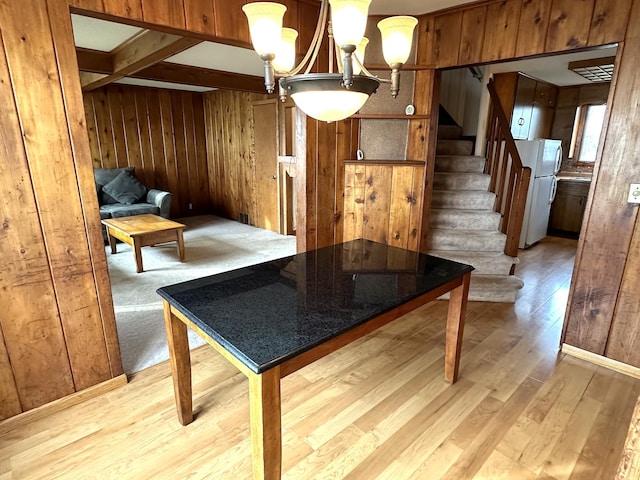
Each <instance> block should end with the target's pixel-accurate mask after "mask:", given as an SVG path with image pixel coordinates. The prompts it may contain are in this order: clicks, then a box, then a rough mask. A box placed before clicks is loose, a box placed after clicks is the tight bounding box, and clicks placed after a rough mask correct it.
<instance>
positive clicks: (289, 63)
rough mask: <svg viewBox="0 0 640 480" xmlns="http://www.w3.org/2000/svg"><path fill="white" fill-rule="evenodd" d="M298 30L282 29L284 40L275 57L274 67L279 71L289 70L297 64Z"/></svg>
mask: <svg viewBox="0 0 640 480" xmlns="http://www.w3.org/2000/svg"><path fill="white" fill-rule="evenodd" d="M297 38H298V32H296V31H295V30H294V29H293V28H283V29H282V40H281V41H280V47H279V48H278V50H277V51H276V58H274V59H273V62H272V63H273V68H275V69H276V70H277V71H278V72H289V71H291V70H292V69H293V67H294V66H295V64H296V39H297Z"/></svg>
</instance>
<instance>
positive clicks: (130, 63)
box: [82, 30, 202, 91]
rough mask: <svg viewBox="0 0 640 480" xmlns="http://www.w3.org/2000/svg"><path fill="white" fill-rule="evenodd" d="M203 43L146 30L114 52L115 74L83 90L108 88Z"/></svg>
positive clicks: (112, 66) (83, 86) (111, 54)
mask: <svg viewBox="0 0 640 480" xmlns="http://www.w3.org/2000/svg"><path fill="white" fill-rule="evenodd" d="M201 42H202V40H198V39H195V38H187V37H181V36H179V35H172V34H169V33H163V32H156V31H152V30H144V31H143V32H141V33H140V34H139V35H136V36H134V37H133V38H131V39H130V40H128V41H127V42H125V43H123V44H122V45H120V46H119V47H118V48H116V49H115V50H113V51H112V52H110V53H109V54H108V55H109V57H110V63H111V71H110V72H107V73H108V74H107V75H106V76H104V77H102V78H99V79H97V80H95V81H92V82H89V83H83V84H82V90H84V91H89V90H94V89H96V88H100V87H103V86H105V85H108V84H109V83H112V82H114V81H116V80H120V79H121V78H123V77H127V76H130V75H132V74H134V73H136V72H138V71H140V70H144V69H145V68H147V67H149V66H150V65H153V64H155V63H157V62H161V61H162V60H164V59H165V58H168V57H171V56H172V55H175V54H177V53H180V52H182V51H183V50H186V49H187V48H190V47H193V46H194V45H197V44H199V43H201ZM102 61H103V62H104V59H103V60H102Z"/></svg>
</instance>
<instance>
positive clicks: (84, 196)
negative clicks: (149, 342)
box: [48, 0, 124, 386]
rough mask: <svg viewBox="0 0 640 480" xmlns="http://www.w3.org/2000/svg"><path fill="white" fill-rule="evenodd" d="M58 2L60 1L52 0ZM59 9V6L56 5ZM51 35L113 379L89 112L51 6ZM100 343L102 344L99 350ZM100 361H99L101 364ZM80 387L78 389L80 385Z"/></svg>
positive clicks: (62, 23) (69, 35)
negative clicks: (90, 146)
mask: <svg viewBox="0 0 640 480" xmlns="http://www.w3.org/2000/svg"><path fill="white" fill-rule="evenodd" d="M51 1H52V2H55V1H56V0H51ZM56 7H57V5H56ZM48 12H49V15H50V25H51V34H52V38H53V43H54V48H55V50H56V57H57V62H58V67H59V69H60V80H61V83H62V85H63V89H62V91H63V102H64V108H65V111H66V114H67V117H68V122H67V124H68V131H69V135H70V138H71V148H72V151H73V155H74V164H75V174H76V177H77V179H78V187H79V191H80V197H81V198H80V201H81V203H82V209H83V212H84V224H85V229H86V232H87V238H88V241H89V249H90V258H91V263H92V268H93V274H94V278H95V286H96V294H97V297H98V305H99V309H100V315H101V320H102V327H103V336H104V340H105V344H106V349H107V356H108V361H109V368H110V371H111V377H113V378H115V377H117V376H120V375H122V374H123V373H124V370H123V368H122V358H121V355H120V341H119V339H118V331H117V328H116V318H115V312H114V309H113V299H112V297H111V281H110V279H109V272H108V271H107V258H106V253H105V250H104V248H103V247H104V240H103V236H102V225H101V224H100V222H99V216H98V215H96V212H97V210H98V199H97V197H96V194H95V182H94V177H93V171H92V163H91V154H90V148H89V147H88V143H87V131H86V128H85V124H84V120H85V118H86V112H85V110H84V106H83V102H82V92H81V87H80V78H79V77H78V74H77V73H78V67H77V65H76V62H75V57H76V51H75V46H74V44H73V29H72V25H71V22H70V19H69V15H68V12H67V11H66V10H65V9H62V8H51V5H49V8H48ZM99 345H100V343H98V346H99ZM99 358H100V357H98V358H97V359H98V360H99ZM76 386H78V385H76Z"/></svg>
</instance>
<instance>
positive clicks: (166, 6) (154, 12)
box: [109, 0, 185, 29]
mask: <svg viewBox="0 0 640 480" xmlns="http://www.w3.org/2000/svg"><path fill="white" fill-rule="evenodd" d="M109 1H118V0H109ZM141 2H142V18H143V20H144V21H145V22H149V23H155V24H157V25H165V26H169V27H173V28H181V29H184V28H185V19H184V4H183V1H182V0H141Z"/></svg>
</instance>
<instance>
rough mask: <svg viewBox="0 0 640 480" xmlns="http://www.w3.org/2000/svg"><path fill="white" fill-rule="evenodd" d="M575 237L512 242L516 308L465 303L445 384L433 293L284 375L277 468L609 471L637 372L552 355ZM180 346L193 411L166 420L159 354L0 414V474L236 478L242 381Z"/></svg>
mask: <svg viewBox="0 0 640 480" xmlns="http://www.w3.org/2000/svg"><path fill="white" fill-rule="evenodd" d="M575 249H576V242H575V241H572V240H566V239H556V238H553V239H547V240H545V241H543V242H542V243H541V244H539V245H537V246H535V247H533V248H531V249H529V250H527V251H525V252H523V254H522V255H521V263H520V265H519V266H518V270H517V273H518V275H519V276H521V278H523V279H524V280H525V287H524V289H523V291H522V293H521V295H520V298H519V299H518V301H517V302H516V304H515V305H505V304H490V303H475V302H470V303H469V306H468V313H467V327H466V330H465V339H464V343H463V349H462V360H461V367H460V380H459V381H458V383H456V384H455V385H453V386H450V385H448V384H446V383H445V382H444V381H443V355H444V326H445V318H446V307H447V302H434V303H432V304H430V305H427V306H426V307H424V308H422V309H420V310H418V311H415V312H412V313H410V314H408V315H406V316H405V317H404V318H402V319H399V320H397V321H396V322H394V323H391V324H390V325H388V326H386V327H384V328H382V329H380V330H378V331H377V332H375V333H374V334H372V335H369V336H367V337H364V338H362V339H361V340H359V341H357V342H355V343H354V344H352V345H350V346H348V347H346V348H343V349H342V350H339V351H338V352H336V353H334V354H332V355H330V356H328V357H326V358H324V359H322V360H320V361H318V362H316V363H314V364H312V365H310V366H308V367H306V368H304V369H302V370H300V371H299V372H297V373H295V374H293V375H291V376H289V377H287V378H285V379H284V380H283V384H282V398H283V406H282V412H283V413H282V416H283V418H282V420H283V422H282V423H283V472H284V473H283V478H284V479H287V480H311V479H322V480H327V479H348V480H373V479H393V480H402V479H416V480H424V479H427V480H430V479H447V480H449V479H451V480H454V479H455V480H459V479H466V478H473V479H524V480H528V479H535V478H538V479H556V480H564V479H588V480H595V479H611V478H613V477H614V475H615V471H616V468H617V464H618V460H619V457H620V452H621V449H622V446H623V444H624V440H625V436H626V433H627V428H628V424H629V419H630V418H631V414H632V410H633V407H634V404H635V401H636V398H637V397H638V394H640V380H636V379H633V378H630V377H626V376H624V375H621V374H618V373H614V372H611V371H609V370H606V369H604V368H602V367H596V366H594V365H592V364H590V363H587V362H584V361H582V360H578V359H575V358H572V357H568V356H566V355H563V354H560V355H558V353H557V352H558V342H559V337H560V332H561V328H562V321H563V315H564V310H565V305H566V301H567V293H568V288H569V281H570V277H571V272H572V267H573V260H574V253H575ZM158 301H160V299H158ZM192 359H193V384H194V408H195V411H196V420H195V421H194V422H193V423H192V424H190V425H188V426H186V427H182V426H180V424H179V423H178V420H177V417H176V412H175V407H174V399H173V392H172V385H171V377H170V369H169V365H168V363H166V362H165V363H162V364H160V365H157V366H154V367H151V368H149V369H147V370H144V371H142V372H139V373H138V374H136V375H135V376H133V377H132V378H131V381H130V383H129V384H128V385H127V386H125V387H122V388H120V389H117V390H115V391H112V392H109V393H107V394H105V395H103V396H101V397H99V398H95V399H92V400H89V401H87V402H85V403H83V404H80V405H76V406H74V407H71V408H69V409H67V410H65V411H61V412H58V413H55V414H53V415H51V416H49V417H46V418H41V419H36V420H33V421H23V420H21V419H20V418H17V419H11V420H9V421H6V422H4V423H0V480H8V479H73V480H78V479H152V478H153V479H187V478H188V479H216V480H238V479H241V480H245V479H247V480H248V479H250V478H251V457H250V440H249V405H248V385H247V380H246V379H245V377H244V376H243V375H241V374H240V373H237V371H236V370H235V369H234V368H233V367H232V366H230V365H229V364H228V362H226V361H225V360H224V359H222V358H221V357H220V356H219V355H217V354H216V353H215V352H214V351H213V349H211V348H210V347H208V346H204V347H200V348H199V349H197V350H195V351H193V352H192Z"/></svg>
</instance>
